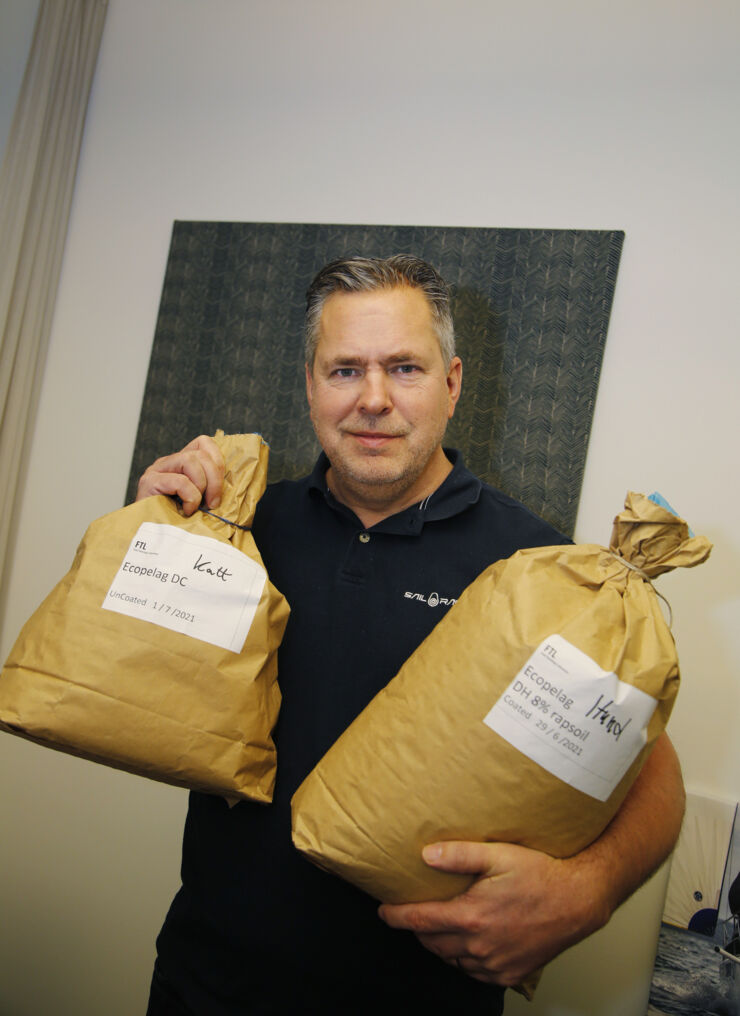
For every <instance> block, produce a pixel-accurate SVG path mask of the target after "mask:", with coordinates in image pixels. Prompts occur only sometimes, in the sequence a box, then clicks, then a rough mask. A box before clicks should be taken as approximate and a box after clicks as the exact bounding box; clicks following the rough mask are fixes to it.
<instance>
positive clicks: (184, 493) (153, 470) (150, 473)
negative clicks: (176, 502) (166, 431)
mask: <svg viewBox="0 0 740 1016" xmlns="http://www.w3.org/2000/svg"><path fill="white" fill-rule="evenodd" d="M223 480H224V461H223V457H222V455H221V451H220V449H219V447H218V445H217V444H216V442H215V441H214V440H213V438H211V437H208V436H207V435H205V434H201V436H200V437H196V438H195V440H193V441H191V442H190V444H187V445H185V447H184V448H183V449H182V451H179V452H175V454H174V455H165V456H163V457H162V458H161V459H157V461H156V462H153V463H152V464H151V466H149V468H148V469H147V470H146V472H144V473H142V475H141V479H140V480H139V486H138V490H137V493H136V500H137V501H141V499H142V498H145V497H151V496H152V495H153V494H168V495H170V496H171V497H179V498H180V500H181V502H182V509H183V512H184V514H185V515H192V514H193V512H194V511H195V510H196V509H197V507H198V505H199V504H200V503H201V501H205V503H206V505H207V506H208V507H209V508H218V505H219V503H220V501H221V493H222V488H223Z"/></svg>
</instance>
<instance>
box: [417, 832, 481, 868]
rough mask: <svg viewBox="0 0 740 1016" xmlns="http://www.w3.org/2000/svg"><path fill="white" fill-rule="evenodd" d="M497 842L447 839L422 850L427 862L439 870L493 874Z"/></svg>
mask: <svg viewBox="0 0 740 1016" xmlns="http://www.w3.org/2000/svg"><path fill="white" fill-rule="evenodd" d="M496 847H497V845H496V844H493V843H471V842H467V841H464V840H447V841H442V842H440V843H430V844H428V845H427V846H426V847H424V849H423V850H422V852H421V856H422V857H423V858H424V861H425V862H426V864H428V865H429V867H430V868H436V869H437V870H438V871H449V872H454V873H456V874H458V875H478V876H480V875H492V874H495V871H494V870H493V866H494V861H495V858H496V853H497V851H496Z"/></svg>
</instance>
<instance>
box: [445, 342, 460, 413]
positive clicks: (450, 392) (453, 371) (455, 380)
mask: <svg viewBox="0 0 740 1016" xmlns="http://www.w3.org/2000/svg"><path fill="white" fill-rule="evenodd" d="M461 391H462V360H461V359H460V357H459V356H453V357H452V359H451V360H450V366H449V368H448V369H447V398H448V403H447V419H448V420H451V419H452V417H453V416H454V415H455V406H456V405H457V400H458V399H459V398H460V392H461Z"/></svg>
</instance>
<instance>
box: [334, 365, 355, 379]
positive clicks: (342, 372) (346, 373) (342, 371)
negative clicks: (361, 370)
mask: <svg viewBox="0 0 740 1016" xmlns="http://www.w3.org/2000/svg"><path fill="white" fill-rule="evenodd" d="M332 373H333V375H334V377H354V375H355V368H354V367H337V368H336V369H335V370H334V371H332Z"/></svg>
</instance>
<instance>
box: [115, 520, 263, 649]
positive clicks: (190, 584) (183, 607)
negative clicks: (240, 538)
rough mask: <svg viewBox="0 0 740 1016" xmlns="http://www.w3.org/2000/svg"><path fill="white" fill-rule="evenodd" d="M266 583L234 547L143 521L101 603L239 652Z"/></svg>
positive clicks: (118, 611)
mask: <svg viewBox="0 0 740 1016" xmlns="http://www.w3.org/2000/svg"><path fill="white" fill-rule="evenodd" d="M266 580H267V573H266V572H265V570H264V568H261V567H260V566H259V565H258V564H257V562H256V561H253V560H252V559H251V558H250V557H247V555H246V554H242V552H241V551H240V550H237V549H236V547H232V546H231V544H230V543H222V542H221V541H220V540H214V539H213V538H212V537H210V536H200V535H198V534H196V533H189V532H187V531H186V530H184V529H178V528H177V526H167V525H161V524H159V523H155V522H144V523H143V524H142V525H141V526H139V529H138V532H137V533H136V536H134V538H133V540H132V541H131V544H130V546H129V548H128V550H127V551H126V556H125V558H124V559H123V562H122V564H121V567H120V568H119V569H118V573H117V574H116V577H115V578H114V579H113V583H112V585H111V587H110V589H109V590H108V593H107V595H106V597H105V600H104V601H103V604H102V606H103V609H104V610H115V611H116V612H117V613H119V614H126V615H128V616H129V617H136V618H139V620H141V621H149V622H150V623H151V624H158V625H160V626H161V627H162V628H170V629H171V630H172V631H177V632H181V633H182V634H183V635H190V636H191V638H196V639H200V640H201V641H203V642H210V643H211V645H214V646H220V647H221V648H222V649H229V650H231V652H232V653H239V652H241V650H242V647H243V646H244V641H245V639H246V637H247V633H248V632H249V629H250V627H251V624H252V621H253V620H254V615H255V613H256V611H257V605H258V604H259V601H260V597H261V595H262V590H263V588H264V585H265V581H266Z"/></svg>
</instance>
